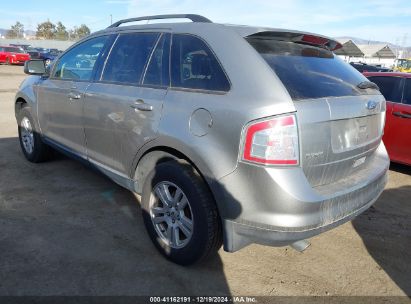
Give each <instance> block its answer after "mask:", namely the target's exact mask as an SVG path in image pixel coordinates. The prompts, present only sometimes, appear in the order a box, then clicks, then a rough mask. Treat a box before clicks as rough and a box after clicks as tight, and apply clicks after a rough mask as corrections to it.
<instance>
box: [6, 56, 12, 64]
mask: <svg viewBox="0 0 411 304" xmlns="http://www.w3.org/2000/svg"><path fill="white" fill-rule="evenodd" d="M6 65H11V63H10V58H9V57H7V58H6Z"/></svg>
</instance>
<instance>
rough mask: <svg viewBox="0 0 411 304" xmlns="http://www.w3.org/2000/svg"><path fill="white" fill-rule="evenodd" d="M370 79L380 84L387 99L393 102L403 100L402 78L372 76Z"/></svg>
mask: <svg viewBox="0 0 411 304" xmlns="http://www.w3.org/2000/svg"><path fill="white" fill-rule="evenodd" d="M368 79H369V80H370V81H372V82H374V83H376V84H377V85H378V87H379V88H380V91H381V94H382V95H384V97H385V99H386V100H388V101H392V102H401V86H400V85H401V78H400V77H383V76H372V77H368Z"/></svg>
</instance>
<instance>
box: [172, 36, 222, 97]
mask: <svg viewBox="0 0 411 304" xmlns="http://www.w3.org/2000/svg"><path fill="white" fill-rule="evenodd" d="M171 54H172V56H171V58H172V59H171V85H172V86H173V87H180V88H189V89H202V90H212V91H228V90H229V89H230V84H229V82H228V80H227V77H226V76H225V74H224V72H223V70H222V68H221V66H220V64H219V63H218V61H217V59H216V58H215V56H214V55H213V53H212V52H211V51H210V49H209V48H208V47H207V45H206V44H205V43H204V42H203V41H202V40H200V39H199V38H196V37H194V36H189V35H174V36H173V44H172V50H171Z"/></svg>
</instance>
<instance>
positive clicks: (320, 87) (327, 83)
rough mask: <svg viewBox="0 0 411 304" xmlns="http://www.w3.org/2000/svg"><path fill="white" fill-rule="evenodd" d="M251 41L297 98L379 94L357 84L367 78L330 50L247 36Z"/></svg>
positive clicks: (291, 93) (291, 94) (293, 96)
mask: <svg viewBox="0 0 411 304" xmlns="http://www.w3.org/2000/svg"><path fill="white" fill-rule="evenodd" d="M247 41H248V42H249V43H250V44H251V45H252V46H253V47H254V48H255V49H256V50H257V52H258V53H260V54H261V56H262V57H263V58H264V60H265V61H266V62H267V63H268V64H269V66H270V67H271V68H272V69H273V71H274V72H275V73H276V74H277V76H278V77H279V78H280V80H281V81H282V83H283V84H284V86H285V87H286V89H287V90H288V92H289V94H290V96H291V97H292V98H293V99H294V100H298V99H309V98H322V97H336V96H356V95H363V94H367V93H369V92H372V93H374V94H375V93H376V92H375V90H374V89H368V88H367V89H361V88H359V87H358V86H357V85H358V84H360V83H362V82H364V81H367V78H365V77H364V76H363V75H362V74H361V73H359V72H358V71H357V70H356V69H354V68H353V67H352V66H350V65H349V64H347V63H345V62H344V61H343V60H341V59H340V58H338V57H337V56H335V55H334V53H332V52H331V51H329V50H326V49H322V48H318V47H313V46H308V45H303V44H298V43H295V42H286V41H279V40H274V39H268V38H267V39H266V38H263V39H261V38H247Z"/></svg>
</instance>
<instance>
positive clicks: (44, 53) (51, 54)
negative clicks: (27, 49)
mask: <svg viewBox="0 0 411 304" xmlns="http://www.w3.org/2000/svg"><path fill="white" fill-rule="evenodd" d="M36 50H37V51H38V57H36V58H38V59H43V60H44V61H45V63H46V65H50V63H51V62H52V61H53V60H55V59H56V58H57V57H58V56H59V55H60V53H59V51H58V50H57V49H45V48H36Z"/></svg>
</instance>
